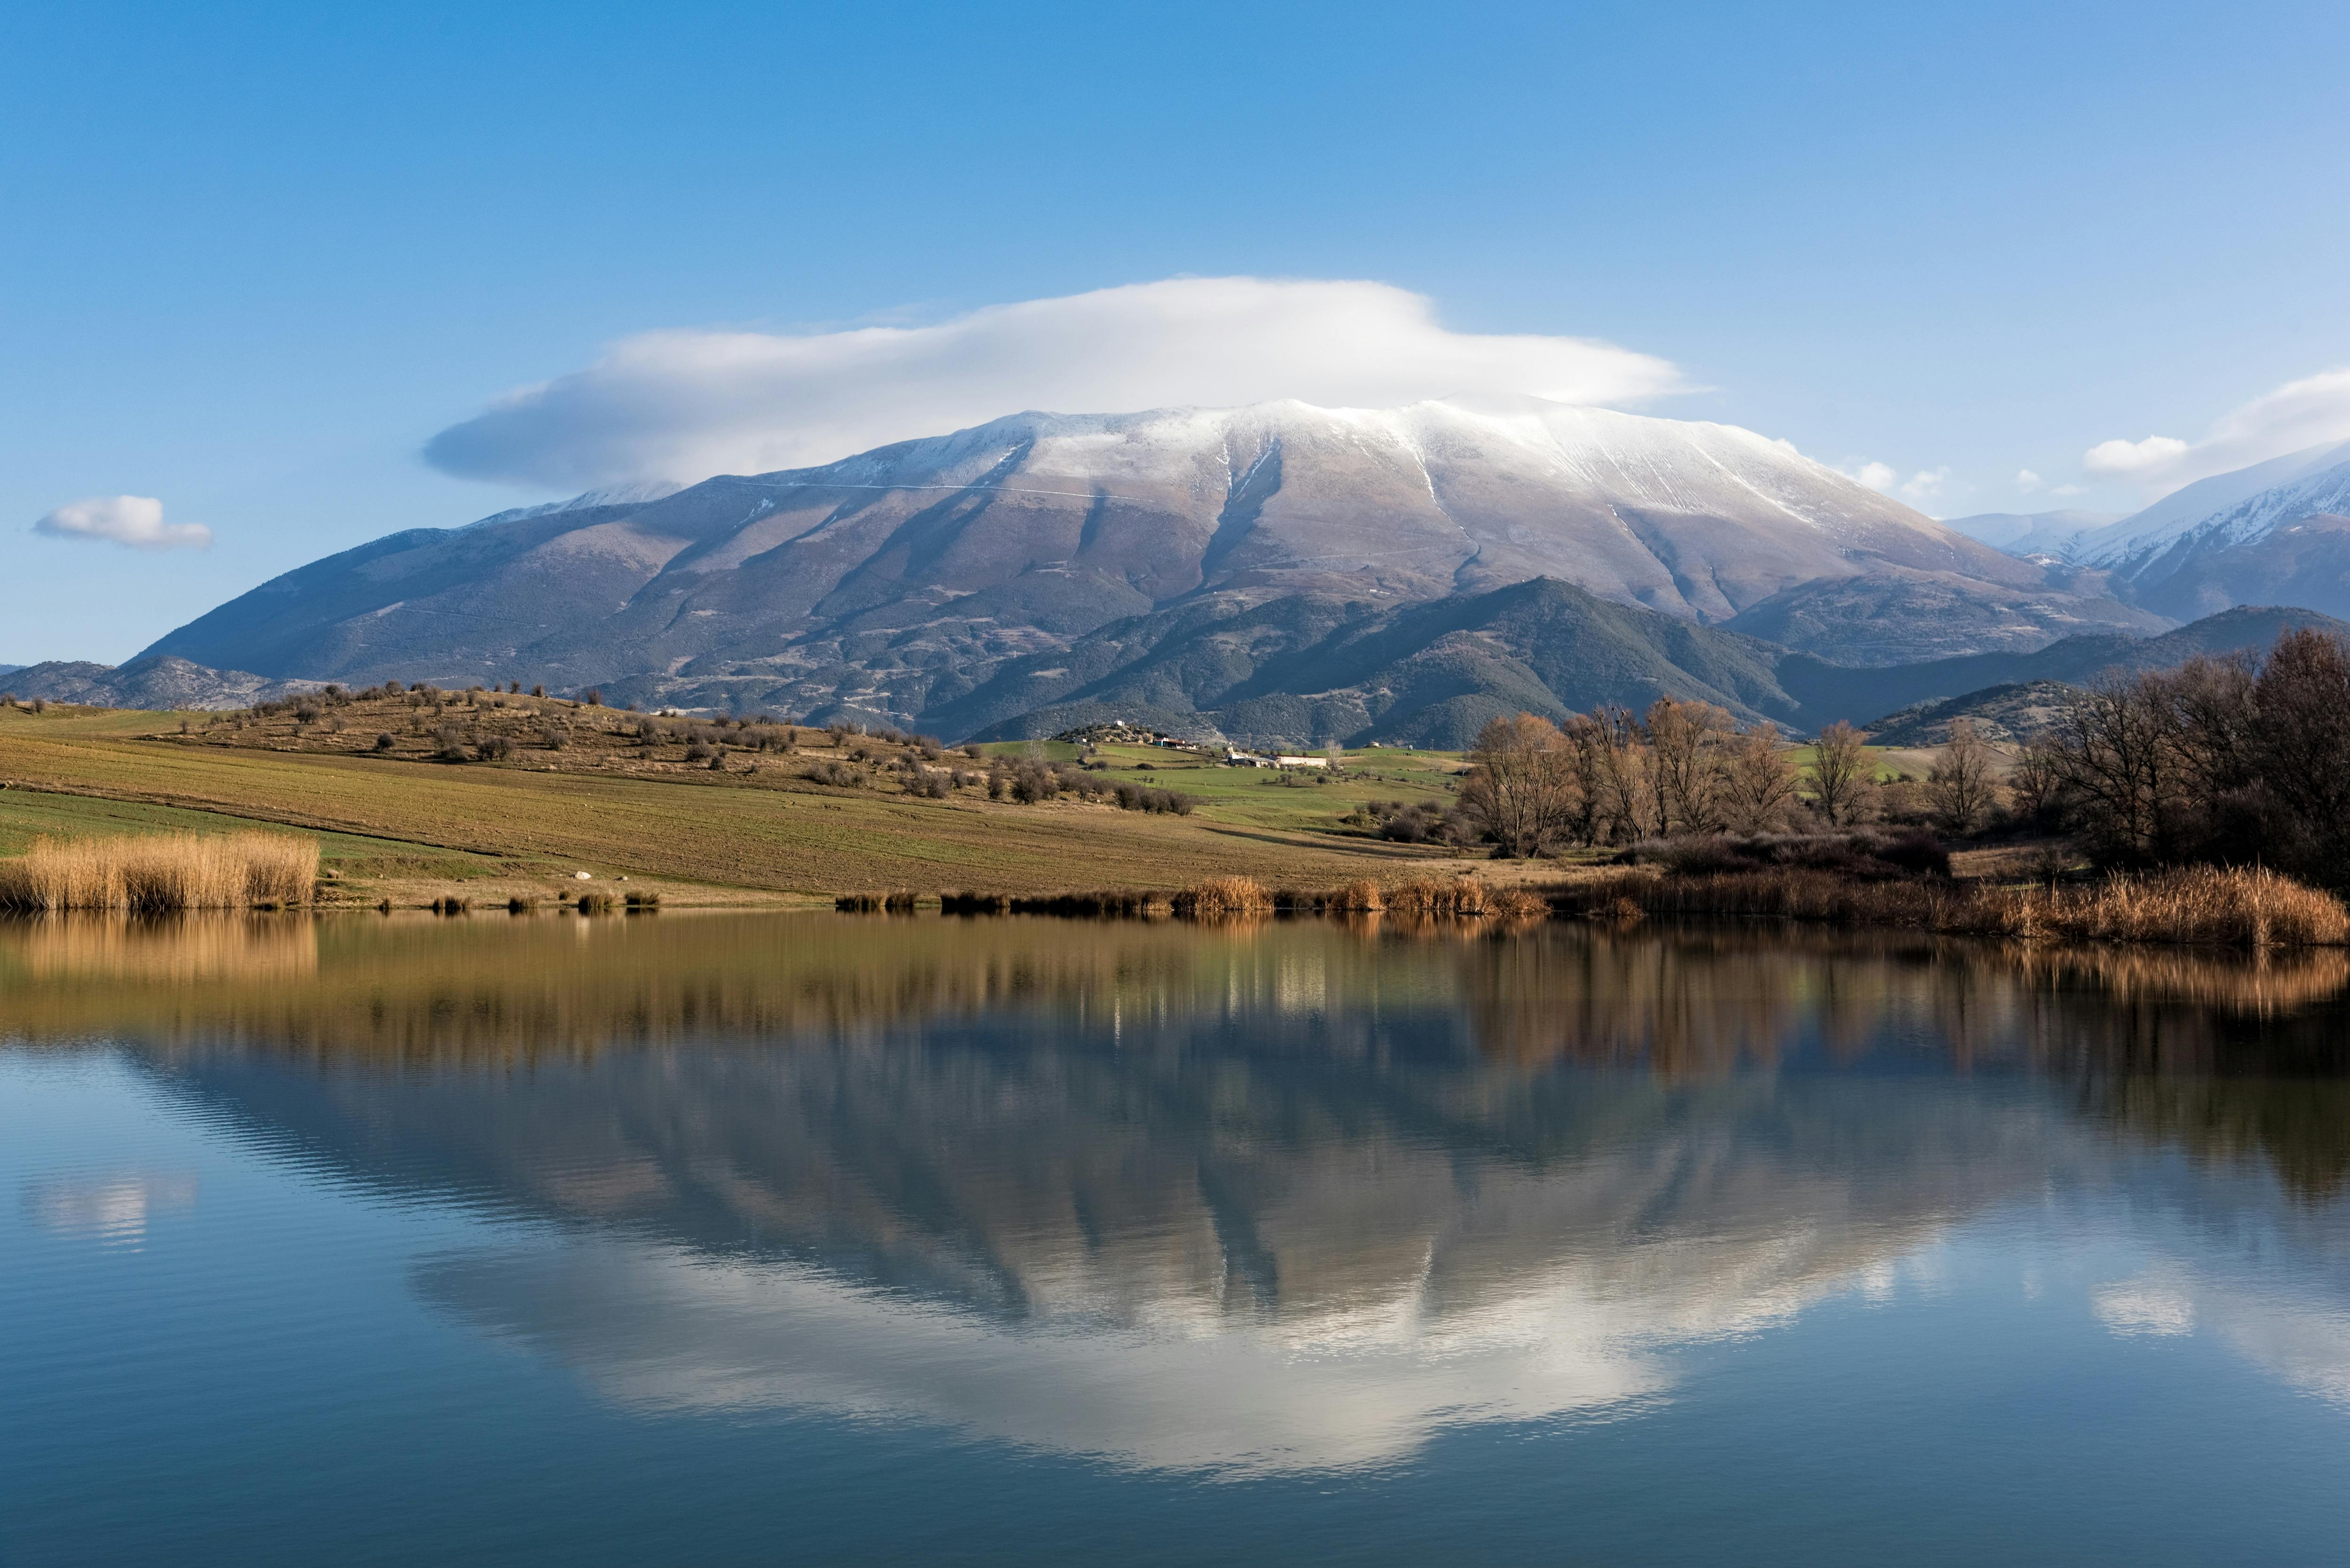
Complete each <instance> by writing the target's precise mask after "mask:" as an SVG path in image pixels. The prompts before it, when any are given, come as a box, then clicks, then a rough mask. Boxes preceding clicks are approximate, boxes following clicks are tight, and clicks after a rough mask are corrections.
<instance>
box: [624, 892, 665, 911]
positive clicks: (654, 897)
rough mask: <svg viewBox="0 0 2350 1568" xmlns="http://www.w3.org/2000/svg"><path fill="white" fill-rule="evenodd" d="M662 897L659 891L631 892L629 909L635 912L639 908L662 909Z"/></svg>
mask: <svg viewBox="0 0 2350 1568" xmlns="http://www.w3.org/2000/svg"><path fill="white" fill-rule="evenodd" d="M660 898H661V896H660V894H659V893H630V894H629V896H628V899H627V903H628V907H629V911H630V912H631V913H635V912H637V911H639V910H648V909H660Z"/></svg>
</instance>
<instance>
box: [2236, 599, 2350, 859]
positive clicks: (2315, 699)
mask: <svg viewBox="0 0 2350 1568" xmlns="http://www.w3.org/2000/svg"><path fill="white" fill-rule="evenodd" d="M2251 713H2252V732H2251V738H2250V743H2249V747H2248V750H2249V752H2250V760H2251V763H2252V765H2253V771H2254V773H2255V774H2256V777H2257V783H2258V790H2259V794H2260V797H2261V798H2260V801H2259V806H2260V809H2261V811H2262V815H2264V816H2265V818H2266V819H2267V821H2268V822H2269V823H2270V824H2271V825H2272V826H2271V830H2270V832H2269V834H2268V838H2267V843H2266V846H2265V847H2266V853H2265V855H2264V858H2269V859H2272V860H2273V861H2275V862H2276V863H2278V864H2281V865H2282V866H2284V867H2286V868H2287V869H2289V870H2293V871H2295V872H2297V873H2299V874H2300V875H2302V876H2304V877H2309V878H2310V879H2311V880H2313V881H2316V882H2319V883H2323V884H2324V885H2326V886H2328V887H2334V888H2341V887H2345V886H2350V646H2345V644H2344V642H2343V641H2342V640H2341V639H2338V638H2334V637H2328V636H2326V635H2324V633H2322V632H2316V631H2312V630H2309V629H2308V628H2301V629H2297V630H2293V631H2289V632H2287V633H2285V634H2284V635H2283V636H2282V637H2281V638H2279V639H2277V644H2276V647H2275V649H2272V651H2271V652H2270V654H2269V659H2268V663H2267V665H2266V666H2265V667H2264V668H2262V670H2261V674H2260V679H2259V680H2257V681H2256V682H2255V683H2254V684H2253V687H2252V701H2251Z"/></svg>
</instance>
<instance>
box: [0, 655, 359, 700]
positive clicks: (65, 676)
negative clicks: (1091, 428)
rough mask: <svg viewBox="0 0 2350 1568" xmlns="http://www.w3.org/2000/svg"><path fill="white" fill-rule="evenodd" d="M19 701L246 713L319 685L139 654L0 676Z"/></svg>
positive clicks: (50, 665)
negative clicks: (126, 660)
mask: <svg viewBox="0 0 2350 1568" xmlns="http://www.w3.org/2000/svg"><path fill="white" fill-rule="evenodd" d="M0 673H5V675H6V678H7V681H8V687H9V690H10V691H14V692H15V693H16V695H17V696H19V697H22V698H26V699H28V700H29V699H31V698H35V697H40V698H44V699H46V700H47V701H51V702H86V703H88V704H90V705H91V706H93V707H99V708H152V709H157V710H163V711H168V710H171V709H175V708H187V709H203V708H244V707H250V706H251V705H252V704H254V703H255V702H262V701H269V700H271V699H273V698H277V697H286V696H291V695H293V694H294V693H296V692H299V691H316V690H317V688H318V687H319V686H320V685H321V684H323V682H320V681H317V680H275V679H273V678H271V677H269V676H266V675H254V674H250V673H248V672H246V671H244V670H207V669H206V668H204V667H203V665H201V664H192V663H190V662H189V661H188V660H186V659H174V658H172V657H170V656H169V655H154V654H142V655H140V657H139V658H137V659H132V660H131V661H130V663H128V664H123V665H112V664H91V663H88V662H84V661H80V660H74V661H52V662H50V663H47V664H28V665H20V666H18V667H16V669H15V670H7V671H0Z"/></svg>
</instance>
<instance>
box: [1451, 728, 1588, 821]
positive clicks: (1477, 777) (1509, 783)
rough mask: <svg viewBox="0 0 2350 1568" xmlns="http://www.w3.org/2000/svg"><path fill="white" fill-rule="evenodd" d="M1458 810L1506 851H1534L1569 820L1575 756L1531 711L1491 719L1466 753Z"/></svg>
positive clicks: (1572, 811)
mask: <svg viewBox="0 0 2350 1568" xmlns="http://www.w3.org/2000/svg"><path fill="white" fill-rule="evenodd" d="M1469 762H1470V769H1469V776H1468V778H1467V779H1466V780H1465V781H1463V783H1462V784H1461V812H1462V814H1463V815H1466V816H1467V817H1468V818H1469V819H1470V821H1471V822H1472V823H1473V824H1475V825H1476V826H1478V827H1479V828H1481V829H1482V830H1483V831H1484V833H1485V835H1486V836H1488V837H1490V838H1492V840H1493V842H1494V843H1495V844H1496V845H1498V846H1501V850H1502V852H1503V854H1506V855H1538V854H1540V853H1542V851H1543V850H1544V848H1545V847H1547V846H1549V845H1550V844H1552V843H1553V842H1554V841H1555V840H1556V839H1558V838H1560V837H1562V836H1565V833H1566V831H1567V829H1568V827H1569V826H1570V825H1571V824H1572V823H1573V821H1574V818H1575V758H1574V753H1573V749H1572V748H1571V747H1569V746H1568V744H1567V743H1566V738H1565V736H1564V735H1562V734H1561V733H1559V729H1558V726H1557V725H1555V724H1554V723H1552V722H1550V721H1549V720H1547V719H1544V718H1538V717H1536V716H1535V715H1534V714H1532V713H1520V714H1519V715H1518V716H1517V717H1515V718H1513V719H1495V720H1494V721H1492V722H1491V723H1489V724H1487V725H1486V726H1485V728H1484V729H1483V730H1482V731H1481V732H1479V733H1478V736H1477V744H1476V746H1475V747H1474V748H1473V749H1471V752H1470V753H1469Z"/></svg>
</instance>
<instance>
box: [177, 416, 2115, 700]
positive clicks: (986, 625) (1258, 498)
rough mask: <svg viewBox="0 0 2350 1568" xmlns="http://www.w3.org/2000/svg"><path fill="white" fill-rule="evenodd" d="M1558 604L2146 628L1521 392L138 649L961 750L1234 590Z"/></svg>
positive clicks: (241, 666)
mask: <svg viewBox="0 0 2350 1568" xmlns="http://www.w3.org/2000/svg"><path fill="white" fill-rule="evenodd" d="M1543 576H1548V577H1554V578H1556V579H1558V580H1561V581H1563V582H1566V583H1571V584H1573V585H1575V587H1580V588H1582V589H1585V590H1586V591H1587V592H1589V593H1591V594H1594V595H1596V596H1597V597H1600V598H1603V599H1607V600H1610V601H1613V602H1616V603H1618V604H1624V605H1632V606H1639V607H1645V608H1647V609H1649V610H1652V611H1655V612H1657V613H1659V614H1663V615H1666V616H1668V617H1670V618H1675V619H1677V620H1679V621H1681V622H1683V623H1685V624H1691V625H1700V626H1707V625H1720V624H1723V623H1728V624H1730V625H1731V626H1733V627H1734V628H1736V629H1739V630H1749V631H1755V632H1760V633H1763V635H1767V636H1769V637H1771V638H1772V639H1774V640H1782V641H1787V642H1790V643H1792V644H1794V646H1797V647H1801V648H1804V649H1812V650H1814V651H1816V652H1819V653H1821V654H1823V655H1824V656H1825V657H1829V658H1834V659H1844V660H1847V661H1866V662H1876V663H1890V662H1898V661H1901V660H1904V659H1917V658H1919V657H1923V656H1929V655H1935V654H1940V653H1949V652H1962V651H1963V652H1972V651H1978V650H1981V649H2020V648H2029V647H2033V646H2037V645H2039V644H2041V643H2044V642H2046V641H2048V640H2050V639H2052V638H2054V637H2059V636H2062V635H2064V634H2066V633H2068V632H2073V631H2077V630H2081V629H2085V628H2095V627H2100V626H2116V627H2133V628H2150V627H2152V626H2153V625H2154V624H2155V622H2154V621H2153V620H2152V618H2149V617H2147V615H2145V614H2144V613H2143V612H2139V611H2134V610H2131V609H2128V608H2126V607H2123V606H2120V605H2118V604H2116V603H2114V602H2113V601H2111V600H2110V599H2103V598H2099V597H2094V596H2083V595H2078V594H2074V593H2070V592H2068V591H2065V590H2064V589H2062V588H2061V587H2052V586H2051V584H2050V582H2049V579H2048V578H2047V576H2046V574H2045V572H2044V571H2043V568H2042V567H2040V566H2036V565H2034V564H2032V563H2028V562H2022V561H2018V560H2015V559H2012V558H2011V557H2009V556H2003V555H2002V554H2000V553H1999V552H1998V551H1996V550H1993V549H1991V547H1989V546H1988V545H1981V544H1979V543H1977V542H1976V541H1974V540H1971V539H1968V538H1966V537H1964V536H1962V535H1959V534H1957V533H1954V532H1952V531H1950V530H1949V529H1947V528H1944V527H1943V526H1941V525H1940V524H1937V523H1934V522H1933V521H1931V520H1930V519H1929V518H1926V517H1923V516H1921V515H1919V514H1917V513H1915V512H1912V511H1910V510H1909V509H1908V508H1907V507H1904V506H1902V505H1900V504H1898V503H1897V502H1894V501H1891V500H1889V499H1887V497H1885V496H1882V495H1879V494H1877V493H1875V492H1874V491H1871V490H1868V489H1866V488H1865V487H1863V486H1861V485H1859V484H1857V483H1854V482H1853V481H1851V480H1848V479H1846V478H1845V477H1844V476H1842V475H1840V474H1838V473H1835V472H1833V471H1831V470H1829V469H1827V468H1825V467H1823V466H1822V465H1820V464H1818V463H1815V462H1811V461H1809V460H1808V459H1805V458H1803V457H1801V456H1800V455H1798V454H1796V453H1795V452H1793V451H1792V450H1791V449H1789V448H1787V447H1785V446H1783V445H1782V444H1780V443H1778V442H1774V441H1767V440H1764V439H1763V437H1760V436H1757V435H1755V434H1753V433H1752V432H1751V431H1742V430H1738V429H1734V428H1732V427H1729V426H1722V425H1712V424H1700V423H1689V422H1683V421H1670V420H1657V419H1645V418H1640V417H1638V416H1634V415H1628V414H1619V413H1614V412H1610V411H1607V410H1593V409H1575V408H1568V407H1565V406H1563V405H1558V404H1550V403H1544V402H1541V401H1539V400H1531V399H1527V400H1515V401H1513V402H1510V403H1506V404H1499V405H1482V404H1481V405H1479V406H1476V407H1473V408H1472V407H1468V406H1463V405H1461V404H1455V403H1445V402H1435V403H1421V404H1416V405H1413V406H1411V407H1409V408H1404V409H1396V410H1333V409H1318V408H1313V407H1309V406H1308V405H1305V404H1303V403H1295V402H1287V403H1268V404H1262V405H1257V406H1253V407H1249V408H1241V409H1227V410H1193V409H1179V410H1156V411H1152V412H1147V413H1139V414H1119V415H1090V414H1089V415H1062V414H1044V413H1027V414H1020V415H1015V416H1013V417H1011V418H1008V419H1003V420H998V421H993V423H990V424H987V425H983V426H979V427H975V428H973V429H971V430H966V431H957V432H955V433H953V434H951V435H946V436H940V437H935V438H931V439H928V440H922V441H906V442H901V443H899V444H897V445H893V446H888V447H883V448H879V449H877V450H875V451H873V452H866V453H863V454H861V455H858V456H856V457H852V458H848V459H846V460H843V461H842V462H837V463H832V464H828V465H826V466H824V467H821V468H814V469H803V470H794V471H789V472H778V473H771V474H764V475H759V476H756V477H751V478H741V477H727V478H720V479H712V480H710V481H707V482H705V483H701V484H697V485H694V486H692V487H691V488H689V489H687V490H684V491H681V492H679V493H674V494H624V495H621V496H618V497H616V496H615V495H614V494H612V493H596V494H590V495H587V496H583V497H580V498H579V499H578V501H577V502H576V503H573V504H568V505H566V506H562V507H558V508H555V509H552V510H550V509H546V508H528V509H524V510H521V511H518V512H515V513H509V514H500V515H498V516H495V517H492V518H488V519H484V521H483V522H481V523H479V524H474V525H473V526H471V527H467V528H461V529H454V530H442V529H419V530H413V531H411V532H408V533H403V534H399V535H392V536H390V537H389V538H385V539H381V540H378V541H376V542H374V543H373V544H370V545H363V546H361V547H359V548H358V549H355V550H350V551H347V552H344V553H343V554H341V555H338V556H333V557H330V558H328V559H327V560H324V561H320V562H317V563H316V564H314V565H312V566H306V567H303V568H301V569H300V570H297V571H295V572H291V573H288V574H286V576H283V577H280V578H277V579H276V580H275V581H273V582H270V583H267V584H265V585H263V586H262V587H259V588H256V589H255V590H254V591H253V592H251V593H248V594H246V595H244V596H243V597H240V598H238V599H235V600H234V601H232V602H230V603H229V604H226V605H224V606H222V607H220V608H218V609H216V610H213V612H211V613H210V614H208V615H206V616H204V617H203V618H199V619H198V620H196V621H194V622H192V623H190V624H189V625H188V626H185V627H182V628H180V629H179V630H177V631H175V632H172V634H170V635H169V636H167V637H165V638H163V639H161V640H160V641H158V642H157V643H156V644H154V645H153V647H152V648H151V649H148V650H147V651H148V653H149V654H150V655H171V656H174V657H178V658H182V659H189V660H192V661H193V662H195V663H198V664H201V665H205V666H210V667H213V668H216V669H224V670H255V671H258V672H261V673H262V674H265V675H267V676H271V677H274V678H279V679H289V678H297V677H298V678H303V679H332V680H344V681H347V682H352V683H361V682H366V681H371V680H380V679H382V678H384V677H386V676H396V677H399V678H400V679H403V680H420V679H421V680H436V681H440V682H442V683H445V684H454V685H463V684H470V683H472V682H473V681H477V680H478V681H487V680H501V681H503V680H522V681H524V682H525V684H535V683H539V682H544V683H546V684H547V685H549V686H552V687H556V688H557V689H559V690H566V691H579V690H582V689H585V688H587V687H590V686H595V687H600V688H601V689H602V690H603V691H605V693H606V694H607V696H608V697H615V698H620V699H629V700H634V701H639V702H643V703H647V704H652V703H660V702H671V703H677V704H680V705H682V706H691V707H703V708H718V709H726V710H733V711H751V710H754V709H766V710H770V711H776V712H783V713H789V714H791V715H793V716H795V717H797V718H802V719H817V720H822V719H827V718H830V717H833V716H836V715H837V716H844V717H849V718H856V719H863V720H868V721H877V722H891V723H899V724H910V725H915V726H918V727H921V728H927V729H947V728H951V727H953V726H952V725H950V724H948V723H947V722H944V720H943V719H942V718H941V717H940V715H942V714H945V713H948V712H957V713H960V712H964V711H977V710H981V709H983V710H986V711H989V712H990V713H991V714H992V713H993V712H994V711H995V708H996V703H995V701H994V699H993V697H991V698H990V699H988V700H986V701H980V702H978V703H977V704H976V706H975V707H974V705H973V699H974V697H975V695H976V694H977V693H979V692H980V691H982V690H983V689H984V688H987V687H989V686H990V685H991V683H993V682H995V681H996V680H997V679H998V677H999V676H1000V675H1001V674H1002V673H1003V671H1004V670H1005V669H1006V668H1008V667H1009V666H1010V665H1011V664H1012V663H1014V661H1018V660H1021V659H1032V658H1034V657H1035V656H1040V655H1057V654H1058V653H1059V652H1061V651H1062V650H1064V649H1072V648H1073V647H1074V646H1075V645H1076V644H1077V643H1078V642H1079V641H1081V640H1082V639H1085V638H1087V636H1089V635H1091V634H1094V633H1096V632H1097V631H1100V630H1102V629H1103V628H1107V627H1109V626H1111V625H1113V624H1116V623H1122V622H1127V621H1131V620H1133V619H1135V618H1147V617H1151V616H1157V615H1162V614H1167V613H1170V612H1179V613H1191V612H1192V611H1193V609H1194V608H1195V607H1200V606H1201V605H1202V604H1205V605H1206V606H1207V608H1206V611H1205V613H1209V614H1211V615H1220V614H1223V613H1225V610H1224V608H1223V607H1224V606H1226V605H1227V604H1229V603H1230V602H1231V601H1229V600H1227V599H1224V598H1222V597H1220V596H1226V595H1243V596H1246V597H1248V598H1249V599H1250V600H1251V601H1252V602H1253V603H1261V602H1262V601H1263V600H1265V599H1268V598H1273V597H1284V596H1309V597H1315V599H1316V600H1317V601H1318V600H1321V599H1329V600H1337V601H1351V602H1356V603H1359V604H1362V605H1364V606H1367V607H1373V608H1377V609H1380V610H1385V609H1388V608H1392V607H1397V606H1399V605H1408V604H1414V603H1425V602H1430V601H1435V600H1441V599H1446V598H1450V597H1454V596H1457V595H1469V596H1474V595H1478V594H1482V593H1488V592H1491V591H1492V590H1494V589H1497V588H1502V587H1508V586H1510V585H1512V584H1514V583H1520V582H1524V581H1528V580H1531V579H1534V578H1536V577H1543ZM1298 613H1299V614H1300V615H1301V616H1302V617H1304V618H1308V619H1310V618H1313V617H1314V616H1316V615H1319V614H1321V613H1323V612H1321V611H1319V610H1316V609H1314V608H1312V607H1302V608H1301V609H1300V611H1299V612H1298ZM1049 667H1050V666H1049V664H1048V665H1047V666H1046V668H1049ZM991 722H1000V721H997V720H993V719H992V720H991Z"/></svg>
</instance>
